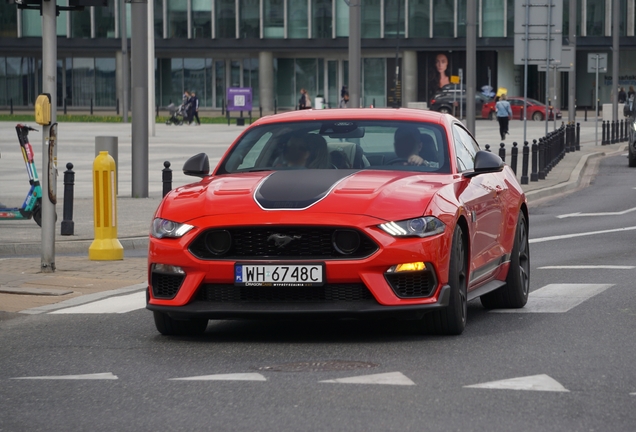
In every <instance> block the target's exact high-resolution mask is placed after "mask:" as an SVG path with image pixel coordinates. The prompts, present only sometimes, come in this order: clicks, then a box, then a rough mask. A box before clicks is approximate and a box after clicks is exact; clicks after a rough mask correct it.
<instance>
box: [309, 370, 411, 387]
mask: <svg viewBox="0 0 636 432" xmlns="http://www.w3.org/2000/svg"><path fill="white" fill-rule="evenodd" d="M319 382H321V383H341V384H384V385H415V383H414V382H413V381H411V379H410V378H408V377H407V376H405V375H404V374H402V373H401V372H388V373H381V374H374V375H362V376H355V377H348V378H337V379H332V380H325V381H319Z"/></svg>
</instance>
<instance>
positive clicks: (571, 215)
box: [557, 207, 636, 219]
mask: <svg viewBox="0 0 636 432" xmlns="http://www.w3.org/2000/svg"><path fill="white" fill-rule="evenodd" d="M633 211H636V207H632V208H630V209H627V210H623V211H619V212H603V213H581V212H578V213H569V214H564V215H559V216H557V219H565V218H569V217H587V216H622V215H624V214H627V213H631V212H633Z"/></svg>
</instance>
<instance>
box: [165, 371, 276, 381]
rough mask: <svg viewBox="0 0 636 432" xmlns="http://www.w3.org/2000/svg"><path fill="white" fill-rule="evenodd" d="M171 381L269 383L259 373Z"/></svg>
mask: <svg viewBox="0 0 636 432" xmlns="http://www.w3.org/2000/svg"><path fill="white" fill-rule="evenodd" d="M169 381H267V378H265V377H264V376H263V375H261V374H259V373H233V374H216V375H201V376H193V377H185V378H170V379H169Z"/></svg>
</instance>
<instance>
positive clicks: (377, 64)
mask: <svg viewBox="0 0 636 432" xmlns="http://www.w3.org/2000/svg"><path fill="white" fill-rule="evenodd" d="M362 64H363V68H364V69H363V70H364V74H363V75H364V76H363V82H364V92H363V93H364V99H363V100H364V102H363V105H364V106H365V107H368V106H369V105H371V104H373V103H374V102H375V105H374V106H380V107H384V106H386V94H385V92H386V59H383V58H365V59H363V60H362ZM390 79H391V80H395V77H391V78H390ZM398 99H401V97H400V96H398Z"/></svg>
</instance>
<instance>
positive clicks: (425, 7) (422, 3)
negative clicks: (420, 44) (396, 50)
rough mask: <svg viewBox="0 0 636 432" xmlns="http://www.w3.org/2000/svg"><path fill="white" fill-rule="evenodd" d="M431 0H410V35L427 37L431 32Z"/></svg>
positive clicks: (412, 36) (411, 36)
mask: <svg viewBox="0 0 636 432" xmlns="http://www.w3.org/2000/svg"><path fill="white" fill-rule="evenodd" d="M430 2H431V0H409V14H408V20H409V37H410V38H427V37H430V35H431V33H430V31H431V4H430Z"/></svg>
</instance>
